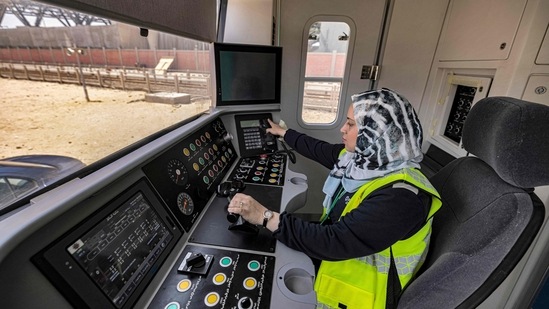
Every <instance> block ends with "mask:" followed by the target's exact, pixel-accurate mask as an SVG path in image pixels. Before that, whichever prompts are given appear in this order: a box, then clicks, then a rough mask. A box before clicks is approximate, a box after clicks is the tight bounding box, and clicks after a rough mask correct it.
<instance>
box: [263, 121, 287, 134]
mask: <svg viewBox="0 0 549 309" xmlns="http://www.w3.org/2000/svg"><path fill="white" fill-rule="evenodd" d="M267 121H268V122H269V124H270V125H271V127H270V128H268V129H267V132H269V133H271V134H273V135H277V136H280V137H284V134H286V129H284V128H282V127H281V126H279V125H278V123H274V122H272V121H271V119H267Z"/></svg>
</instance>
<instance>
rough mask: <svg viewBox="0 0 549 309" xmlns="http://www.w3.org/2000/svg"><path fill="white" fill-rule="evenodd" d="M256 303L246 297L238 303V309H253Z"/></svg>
mask: <svg viewBox="0 0 549 309" xmlns="http://www.w3.org/2000/svg"><path fill="white" fill-rule="evenodd" d="M253 306H254V302H253V301H252V299H251V298H249V297H247V296H244V297H242V298H241V299H240V300H239V301H238V309H252V307H253Z"/></svg>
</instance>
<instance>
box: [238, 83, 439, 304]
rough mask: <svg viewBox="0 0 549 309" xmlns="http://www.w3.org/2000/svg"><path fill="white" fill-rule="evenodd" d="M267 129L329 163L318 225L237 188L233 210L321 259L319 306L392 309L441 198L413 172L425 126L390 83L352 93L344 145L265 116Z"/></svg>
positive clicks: (417, 262) (423, 247)
mask: <svg viewBox="0 0 549 309" xmlns="http://www.w3.org/2000/svg"><path fill="white" fill-rule="evenodd" d="M270 124H271V128H270V129H268V131H269V132H270V133H272V134H275V135H278V136H282V137H284V140H285V141H286V142H287V143H288V144H289V145H291V146H292V147H293V148H294V149H295V150H296V151H297V152H299V153H300V154H302V155H304V156H306V157H308V158H310V159H313V160H315V161H317V162H319V163H320V164H322V165H324V166H326V167H327V168H331V172H330V175H329V176H328V178H327V179H326V182H325V184H324V188H323V192H324V193H325V194H326V197H325V200H324V203H323V206H324V213H323V216H322V218H321V222H320V224H318V223H312V222H306V221H303V220H300V219H299V218H297V217H294V216H292V215H291V214H288V213H285V212H284V213H281V214H279V213H275V212H271V211H269V210H267V208H265V207H264V206H263V205H261V204H259V203H258V202H257V201H256V200H255V199H253V198H252V197H251V196H248V195H245V194H237V195H235V196H234V198H233V199H232V201H231V203H230V204H229V209H228V211H229V212H232V213H237V214H240V215H241V216H242V217H243V218H244V219H245V220H247V221H248V222H250V223H253V224H262V223H263V225H264V226H265V227H266V228H267V229H269V230H270V231H272V232H273V236H274V237H275V238H276V239H278V240H279V241H280V242H282V243H284V244H285V245H287V246H288V247H290V248H293V249H296V250H299V251H302V252H304V253H305V254H307V255H308V256H310V257H311V258H313V259H318V260H321V261H322V262H321V265H320V269H319V271H318V273H317V276H316V281H315V291H316V293H317V299H318V303H319V305H318V306H319V307H323V308H332V307H333V308H348V309H351V308H391V307H396V303H397V301H398V296H399V294H400V291H401V289H402V288H404V287H405V286H406V284H407V283H408V282H409V281H410V280H411V278H412V277H413V275H414V274H415V273H416V272H417V270H418V269H419V267H420V266H421V264H422V263H423V261H424V260H425V257H426V254H427V250H428V244H429V238H430V232H431V221H432V220H431V218H432V216H433V214H434V213H435V212H436V211H437V210H438V209H439V208H440V206H441V202H440V197H439V195H438V193H437V192H436V190H435V189H434V188H433V187H432V186H431V184H430V183H429V181H428V180H427V179H426V177H425V176H423V174H421V172H420V171H419V170H418V168H419V162H420V161H421V159H422V158H423V154H422V152H421V143H422V139H423V138H422V129H421V125H420V123H419V120H418V118H417V115H416V113H415V112H414V110H413V107H412V106H411V104H410V103H409V102H408V101H407V100H406V99H405V98H404V97H402V96H400V95H399V94H397V93H396V92H394V91H391V90H389V89H381V90H372V91H365V92H363V93H359V94H356V95H353V96H352V104H351V106H350V107H349V110H348V113H347V121H346V122H345V124H344V125H343V127H342V128H341V130H340V131H341V133H342V134H343V144H335V145H334V144H330V143H327V142H324V141H320V140H317V139H314V138H312V137H309V136H307V135H305V134H301V133H299V132H297V131H294V130H292V129H288V130H285V129H283V128H281V127H280V126H278V125H277V124H275V123H273V122H270Z"/></svg>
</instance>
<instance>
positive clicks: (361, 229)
mask: <svg viewBox="0 0 549 309" xmlns="http://www.w3.org/2000/svg"><path fill="white" fill-rule="evenodd" d="M429 201H430V198H429V197H428V196H427V195H426V194H425V193H422V192H421V191H420V193H419V194H414V193H413V192H411V191H409V190H407V189H399V188H385V189H381V190H378V191H376V192H374V193H372V195H371V196H369V197H368V198H366V199H365V200H363V201H362V203H361V204H360V205H359V206H358V207H357V208H355V209H354V210H352V211H350V212H349V213H348V214H347V215H345V216H344V217H342V218H341V220H339V221H337V222H334V223H333V224H330V225H321V224H318V223H313V222H307V221H304V220H301V219H299V218H297V217H295V216H292V215H291V214H288V213H283V214H282V215H281V216H280V224H279V228H278V229H277V230H276V231H275V232H274V233H273V236H274V237H275V238H276V239H278V240H279V241H280V242H282V243H284V244H285V245H286V246H288V247H290V248H292V249H295V250H298V251H301V252H303V253H305V254H307V255H308V256H310V257H312V258H316V259H321V260H328V261H338V260H345V259H350V258H357V257H362V256H367V255H370V254H373V253H376V252H380V251H382V250H384V249H386V248H388V247H389V246H391V245H392V244H394V243H395V242H397V241H398V240H401V239H406V238H408V237H410V236H412V235H413V234H414V233H415V232H417V231H418V230H419V229H420V228H421V227H422V226H423V224H424V222H425V219H426V217H427V213H428V211H429V204H430V203H429Z"/></svg>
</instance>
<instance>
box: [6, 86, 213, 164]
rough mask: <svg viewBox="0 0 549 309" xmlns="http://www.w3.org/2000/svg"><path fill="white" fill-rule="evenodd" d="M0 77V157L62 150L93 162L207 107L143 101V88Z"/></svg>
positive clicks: (52, 152) (57, 152) (202, 103)
mask: <svg viewBox="0 0 549 309" xmlns="http://www.w3.org/2000/svg"><path fill="white" fill-rule="evenodd" d="M87 90H88V94H89V98H90V100H91V102H86V99H85V96H84V90H83V88H82V86H78V85H68V84H58V83H44V82H36V81H24V80H10V79H0V110H1V114H0V136H1V137H0V158H6V157H11V156H17V155H24V154H64V155H68V156H71V157H75V158H78V159H80V160H81V161H82V162H84V163H86V164H90V163H93V162H95V161H97V160H99V159H101V158H103V157H105V156H107V155H109V154H111V153H113V152H115V151H117V150H119V149H121V148H123V147H125V146H127V145H130V144H132V143H134V142H136V141H138V140H140V139H142V138H144V137H146V136H148V135H150V134H152V133H154V132H156V131H158V130H160V129H162V128H165V127H167V126H169V125H171V124H174V123H177V122H179V121H181V120H183V119H185V118H188V117H189V116H191V115H194V114H196V113H198V112H200V111H201V110H203V109H207V108H208V105H207V104H205V103H204V102H197V103H191V104H185V105H179V106H176V105H172V104H161V103H150V102H145V101H144V98H145V92H140V91H121V90H112V89H102V88H94V87H87Z"/></svg>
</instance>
